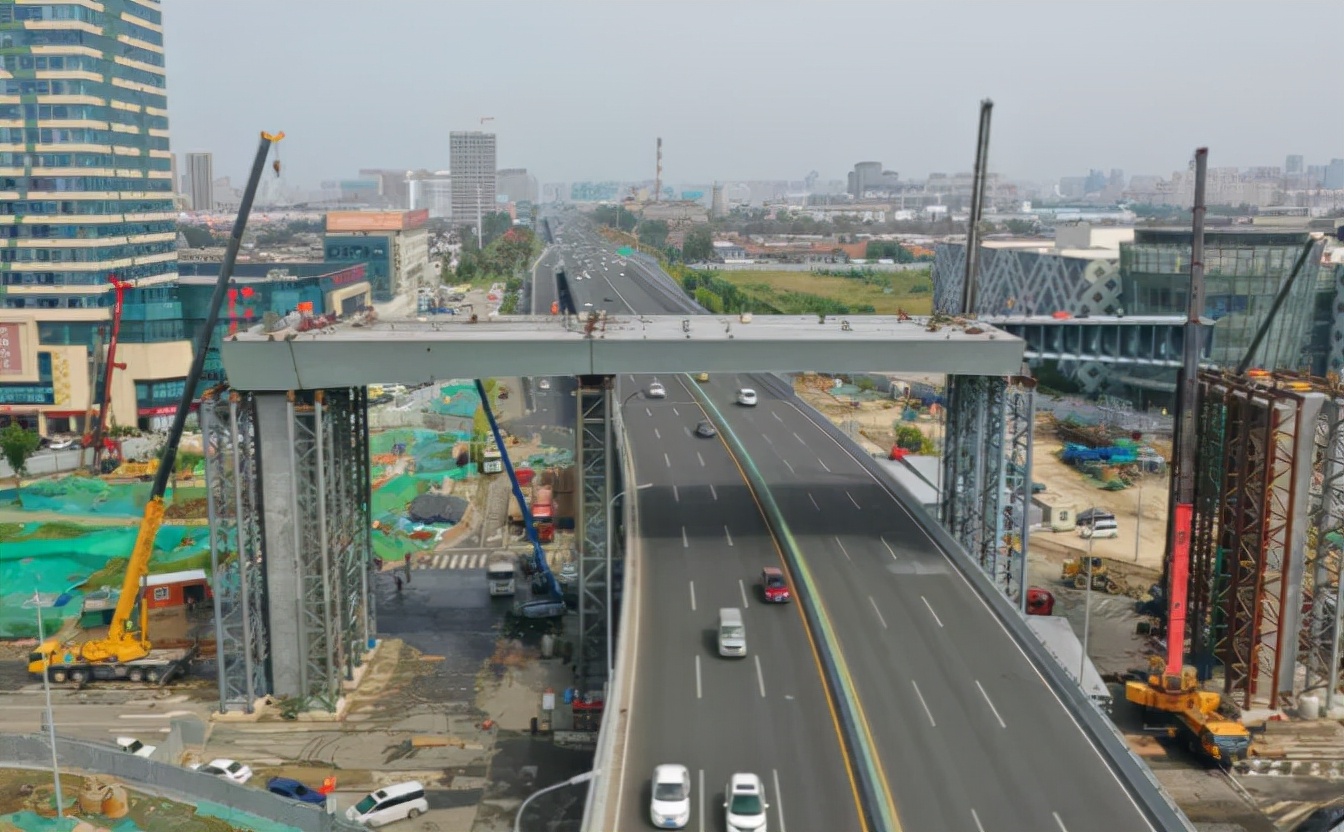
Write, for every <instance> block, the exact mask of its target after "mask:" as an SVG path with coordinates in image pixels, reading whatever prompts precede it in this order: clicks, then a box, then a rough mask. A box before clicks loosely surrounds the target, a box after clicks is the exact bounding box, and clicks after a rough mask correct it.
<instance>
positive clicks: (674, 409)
mask: <svg viewBox="0 0 1344 832" xmlns="http://www.w3.org/2000/svg"><path fill="white" fill-rule="evenodd" d="M672 415H673V416H680V415H681V411H680V410H677V409H676V408H675V407H674V408H672Z"/></svg>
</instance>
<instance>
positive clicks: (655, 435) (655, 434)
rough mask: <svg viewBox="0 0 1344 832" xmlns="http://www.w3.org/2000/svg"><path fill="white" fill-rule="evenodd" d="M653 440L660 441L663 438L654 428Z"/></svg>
mask: <svg viewBox="0 0 1344 832" xmlns="http://www.w3.org/2000/svg"><path fill="white" fill-rule="evenodd" d="M653 438H654V439H662V438H663V434H662V432H661V431H659V430H658V428H654V429H653Z"/></svg>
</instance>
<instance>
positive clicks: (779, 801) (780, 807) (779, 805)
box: [770, 768, 787, 832]
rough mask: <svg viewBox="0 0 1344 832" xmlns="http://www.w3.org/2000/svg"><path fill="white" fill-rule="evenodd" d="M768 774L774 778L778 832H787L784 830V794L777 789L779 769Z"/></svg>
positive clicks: (774, 769) (773, 769)
mask: <svg viewBox="0 0 1344 832" xmlns="http://www.w3.org/2000/svg"><path fill="white" fill-rule="evenodd" d="M770 773H771V774H772V775H773V776H774V778H775V811H776V812H778V813H779V832H787V830H786V829H785V828H784V792H783V790H782V789H780V788H779V769H777V768H772V769H770Z"/></svg>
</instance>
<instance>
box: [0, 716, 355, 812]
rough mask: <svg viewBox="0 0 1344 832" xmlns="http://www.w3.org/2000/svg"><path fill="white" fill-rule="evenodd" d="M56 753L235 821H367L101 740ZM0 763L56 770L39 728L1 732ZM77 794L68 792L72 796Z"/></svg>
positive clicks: (72, 763) (64, 746)
mask: <svg viewBox="0 0 1344 832" xmlns="http://www.w3.org/2000/svg"><path fill="white" fill-rule="evenodd" d="M56 756H57V759H58V760H59V761H60V767H61V770H62V772H65V773H70V774H79V773H81V772H88V773H90V774H107V775H111V776H113V777H115V778H117V779H118V780H121V781H124V782H125V784H126V785H127V787H128V788H130V789H131V790H133V791H141V792H150V793H154V794H160V795H162V796H164V797H167V798H169V799H170V800H175V801H178V802H180V803H186V804H190V805H194V806H196V807H197V808H198V811H199V810H201V809H204V810H206V811H205V812H204V813H203V814H209V815H210V816H213V817H218V818H220V819H221V820H224V821H226V822H229V823H233V824H235V825H240V826H244V827H247V828H256V827H259V826H262V825H263V824H258V823H257V821H259V820H263V821H272V822H274V823H282V824H285V825H287V826H290V827H293V828H295V829H298V830H301V832H362V830H363V829H364V827H363V826H362V825H360V824H356V823H351V822H350V821H347V820H346V819H345V818H343V817H341V816H339V815H329V814H327V813H326V812H325V811H323V810H322V809H321V808H319V807H317V806H310V805H307V804H304V803H299V802H297V801H294V800H287V799H285V798H283V797H280V796H279V795H274V794H271V793H270V792H268V791H264V790H262V789H256V788H248V787H247V786H240V785H238V784H237V783H234V782H231V781H229V780H225V779H223V778H220V777H215V776H212V775H209V774H202V773H200V772H199V771H193V770H192V769H189V768H182V767H180V766H175V765H169V764H167V763H160V762H158V761H156V760H150V759H146V758H144V757H137V756H135V755H134V754H127V753H126V752H125V751H122V750H121V749H120V748H114V747H112V746H109V745H100V744H98V743H92V742H84V741H82V740H72V739H67V738H64V737H57V738H56ZM0 765H4V766H12V767H15V768H23V769H33V770H42V769H45V770H47V771H50V770H51V745H50V744H49V743H48V742H47V738H46V737H44V736H41V735H38V734H0ZM71 797H73V795H66V799H67V800H69V799H70V798H71Z"/></svg>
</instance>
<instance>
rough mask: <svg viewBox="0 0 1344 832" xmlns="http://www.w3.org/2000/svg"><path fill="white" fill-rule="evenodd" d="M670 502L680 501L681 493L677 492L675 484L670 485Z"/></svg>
mask: <svg viewBox="0 0 1344 832" xmlns="http://www.w3.org/2000/svg"><path fill="white" fill-rule="evenodd" d="M672 502H674V503H679V502H681V495H680V494H678V493H677V487H676V486H675V485H674V486H672Z"/></svg>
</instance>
